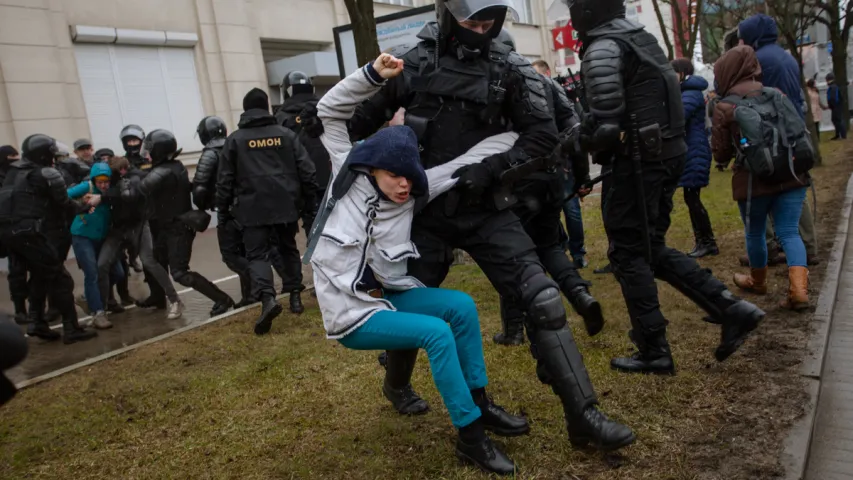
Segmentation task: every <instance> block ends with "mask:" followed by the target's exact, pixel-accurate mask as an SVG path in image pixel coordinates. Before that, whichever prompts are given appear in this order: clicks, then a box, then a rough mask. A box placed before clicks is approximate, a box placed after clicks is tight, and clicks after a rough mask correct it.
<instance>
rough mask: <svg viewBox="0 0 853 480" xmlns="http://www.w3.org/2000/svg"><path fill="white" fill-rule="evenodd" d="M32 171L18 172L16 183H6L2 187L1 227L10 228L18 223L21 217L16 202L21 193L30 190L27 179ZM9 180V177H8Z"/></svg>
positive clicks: (0, 189) (0, 198)
mask: <svg viewBox="0 0 853 480" xmlns="http://www.w3.org/2000/svg"><path fill="white" fill-rule="evenodd" d="M31 171H32V170H22V171H19V172H16V173H17V174H16V176H15V179H14V181H11V182H9V181H6V182H4V183H3V186H2V187H0V226H9V225H14V224H16V223H18V222H19V221H20V220H22V219H21V218H20V216H19V215H18V212H17V211H16V210H17V209H16V208H15V200H16V197H17V195H15V192H19V191H21V190H24V189H26V188H28V183H27V177H28V176H29V173H30V172H31ZM7 179H8V176H7Z"/></svg>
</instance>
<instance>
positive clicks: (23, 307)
mask: <svg viewBox="0 0 853 480" xmlns="http://www.w3.org/2000/svg"><path fill="white" fill-rule="evenodd" d="M12 302H13V303H14V304H15V323H17V324H18V325H26V324H27V323H28V319H27V299H26V298H13V299H12Z"/></svg>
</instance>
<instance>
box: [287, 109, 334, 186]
mask: <svg viewBox="0 0 853 480" xmlns="http://www.w3.org/2000/svg"><path fill="white" fill-rule="evenodd" d="M318 101H320V100H319V99H318V98H317V96H316V95H314V94H311V93H297V94H296V95H294V96H292V97H290V98H288V99H287V100H285V102H284V105H282V106H281V107H280V108H279V110H278V111H277V112H276V114H275V118H276V120H278V123H279V125H281V126H283V127H286V128H289V129H291V130H293V131H294V132H295V133H296V135H297V136H298V137H299V142H300V143H302V146H303V147H305V150H306V151H307V152H308V156H310V157H311V161H312V162H314V169H315V170H316V174H315V177H316V178H315V180H316V181H317V187H318V188H319V189H320V191H324V190H325V189H326V186H328V184H329V177H330V176H331V174H332V164H331V161H330V160H329V152H327V151H326V147H324V146H323V142H321V141H320V138H319V137H318V138H314V137H312V136H310V135H307V134H306V133H305V132H303V131H302V120H301V119H300V115H301V114H302V110H303V109H305V108H306V107H309V108H310V107H313V108H315V109H316V107H317V102H318Z"/></svg>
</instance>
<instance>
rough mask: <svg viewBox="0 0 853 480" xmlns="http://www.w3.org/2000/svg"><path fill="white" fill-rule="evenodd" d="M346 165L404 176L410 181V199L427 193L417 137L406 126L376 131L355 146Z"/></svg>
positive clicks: (425, 177)
mask: <svg viewBox="0 0 853 480" xmlns="http://www.w3.org/2000/svg"><path fill="white" fill-rule="evenodd" d="M347 162H348V163H349V164H350V165H352V166H364V167H369V168H380V169H382V170H388V171H389V172H391V173H393V174H395V175H399V176H401V177H406V179H407V180H409V181H410V182H412V196H415V197H417V196H421V195H424V194H426V193H428V192H429V183H428V181H427V176H426V172H425V171H424V167H423V165H421V159H420V152H419V150H418V138H417V136H415V132H414V131H413V130H412V129H411V128H410V127H407V126H405V125H395V126H390V127H386V128H383V129H382V130H379V131H378V132H376V133H375V134H374V135H372V136H371V137H370V138H368V139H366V140H364V141H363V142H361V143H358V144H356V146H355V147H353V149H352V150H351V151H350V153H349V157H348V158H347Z"/></svg>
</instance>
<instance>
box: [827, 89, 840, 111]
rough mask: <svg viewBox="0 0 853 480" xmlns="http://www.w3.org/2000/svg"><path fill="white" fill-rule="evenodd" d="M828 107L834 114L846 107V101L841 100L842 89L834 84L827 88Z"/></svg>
mask: <svg viewBox="0 0 853 480" xmlns="http://www.w3.org/2000/svg"><path fill="white" fill-rule="evenodd" d="M826 106H828V107H829V108H830V110H832V111H833V112H835V111H836V110H838V109H841V108H842V107H843V106H844V101H843V99H842V98H841V89H840V88H838V85H836V84H834V83H830V84H829V86H827V87H826Z"/></svg>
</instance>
